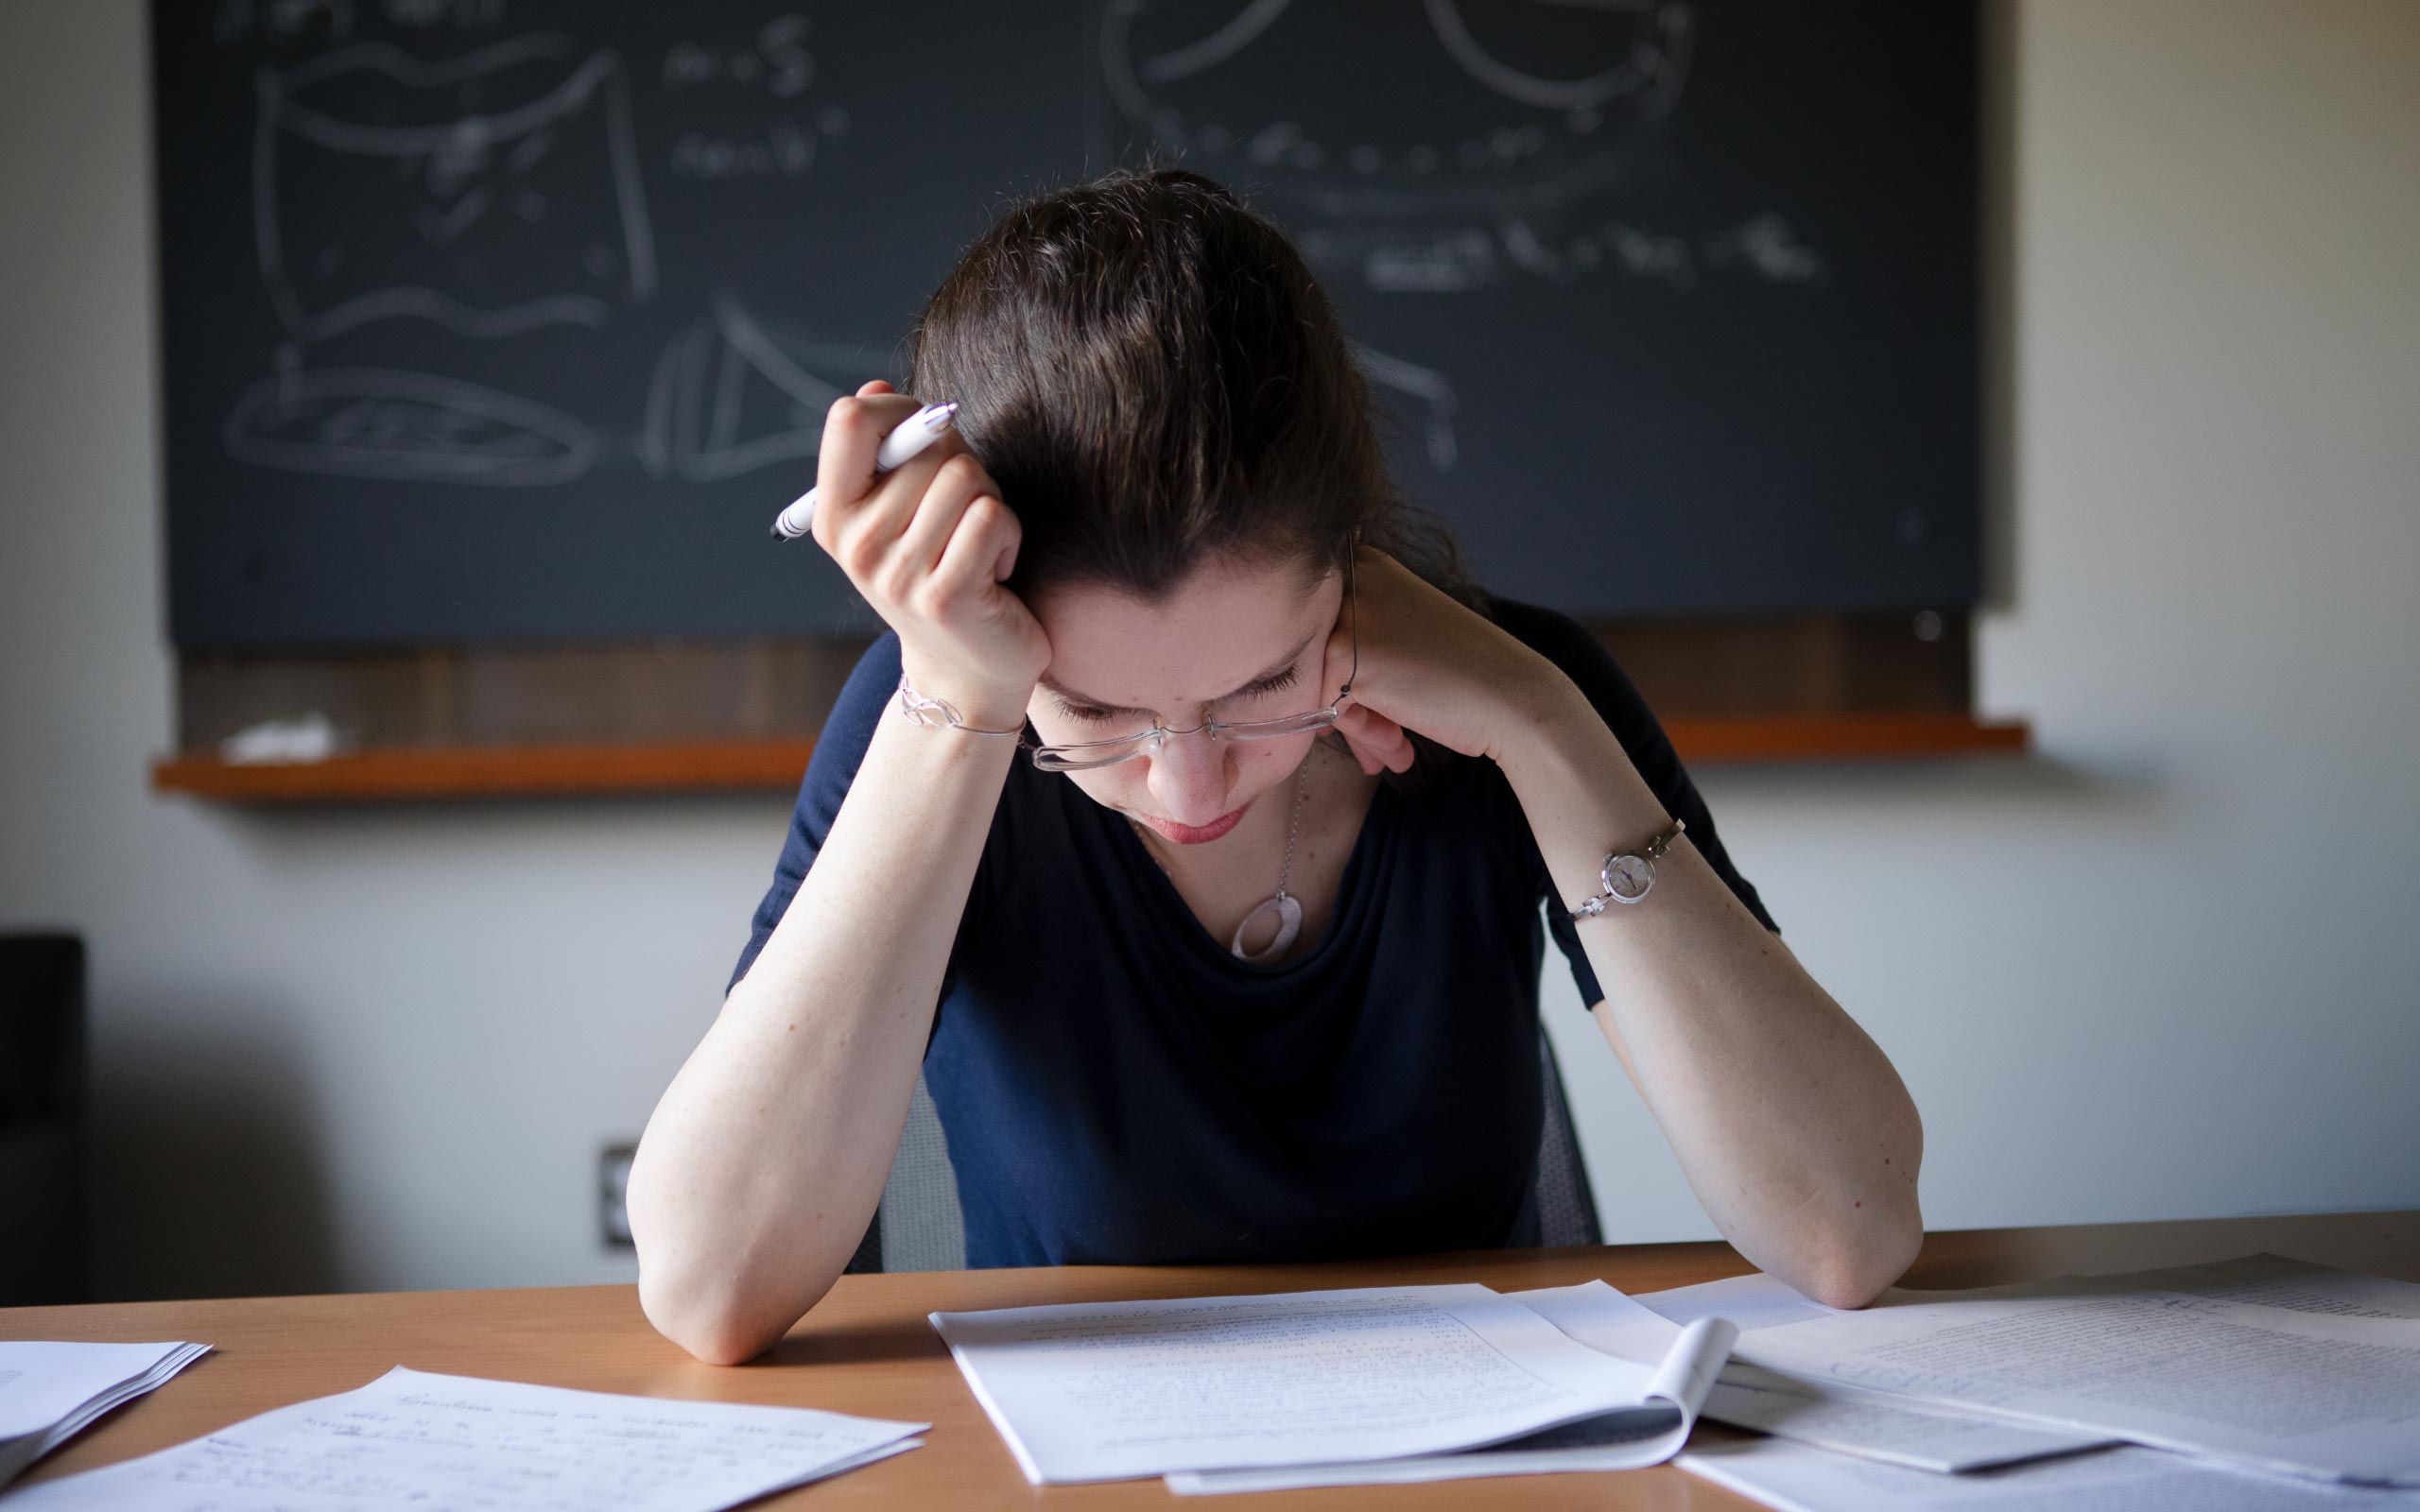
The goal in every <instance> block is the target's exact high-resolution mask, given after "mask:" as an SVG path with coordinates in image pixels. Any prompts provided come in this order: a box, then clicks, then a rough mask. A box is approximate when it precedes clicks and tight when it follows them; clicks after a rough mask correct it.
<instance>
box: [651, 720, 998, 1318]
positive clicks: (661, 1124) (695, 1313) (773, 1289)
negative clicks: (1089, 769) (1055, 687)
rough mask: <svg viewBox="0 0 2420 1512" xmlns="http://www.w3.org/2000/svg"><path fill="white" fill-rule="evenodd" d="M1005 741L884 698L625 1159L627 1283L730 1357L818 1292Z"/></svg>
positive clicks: (925, 1026)
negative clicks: (816, 835) (815, 839)
mask: <svg viewBox="0 0 2420 1512" xmlns="http://www.w3.org/2000/svg"><path fill="white" fill-rule="evenodd" d="M1014 754H1015V751H1014V747H1013V743H1012V742H1010V741H1007V740H1002V739H994V738H987V737H983V736H977V735H970V734H965V733H960V732H958V731H945V730H923V729H918V728H916V727H914V726H911V725H909V724H908V723H907V722H906V721H904V720H899V719H893V718H886V719H884V720H883V721H882V722H881V724H880V725H879V726H878V727H877V728H876V730H875V734H874V737H873V743H872V745H871V746H870V747H869V748H868V750H867V753H866V758H865V761H864V764H863V765H862V766H861V767H860V769H859V771H858V773H857V776H856V782H854V783H853V784H852V786H851V787H850V790H849V794H848V797H847V799H845V800H844V801H843V803H842V804H841V807H840V811H839V813H838V816H836V817H835V819H834V821H833V825H832V830H831V833H830V834H829V835H828V836H827V837H826V839H825V842H824V844H823V846H822V848H821V851H819V853H818V855H817V857H816V861H815V865H814V866H813V867H812V868H809V869H808V871H807V874H806V877H805V879H804V883H803V884H802V885H801V886H800V888H799V892H798V895H797V897H796V898H795V899H793V900H792V902H791V903H790V906H789V909H788V911H787V913H786V914H785V915H784V916H783V918H782V919H781V921H780V922H779V924H778V925H776V927H775V928H774V930H773V931H772V933H771V935H770V936H769V937H768V938H767V940H766V942H765V947H764V950H763V951H762V952H761V953H760V954H758V956H757V958H756V960H755V961H754V963H753V964H752V966H751V967H750V969H749V971H748V974H747V975H746V976H745V977H743V978H742V979H741V980H740V982H739V983H738V984H737V985H736V986H735V987H734V988H732V990H731V994H730V996H729V997H728V998H727V999H726V1000H725V1001H724V1004H723V1007H722V1011H721V1013H720V1014H719V1016H718V1017H717V1019H716V1021H715V1023H714V1025H713V1026H712V1027H711V1028H710V1029H709V1030H708V1031H707V1033H706V1035H705V1038H704V1039H703V1040H701V1041H700V1043H699V1045H698V1048H697V1049H696V1050H695V1051H694V1052H693V1053H692V1054H691V1055H690V1057H689V1059H688V1061H687V1063H686V1064H684V1065H683V1067H682V1069H681V1072H680V1074H679V1075H677V1076H676V1077H675V1078H674V1079H673V1082H672V1085H671V1087H670V1088H669V1089H668V1090H667V1091H666V1092H665V1094H664V1097H663V1099H662V1100H661V1101H660V1102H659V1103H658V1104H657V1107H656V1109H655V1113H654V1116H653V1117H652V1118H650V1119H649V1120H648V1127H647V1132H646V1136H645V1138H644V1140H643V1141H642V1142H641V1143H640V1146H639V1152H638V1156H637V1158H636V1160H635V1161H634V1163H633V1165H632V1167H631V1186H630V1213H631V1233H632V1236H633V1238H634V1240H635V1241H636V1244H637V1248H638V1252H639V1262H640V1300H641V1303H642V1305H643V1306H644V1307H645V1308H646V1310H647V1313H648V1317H649V1318H650V1319H652V1320H653V1321H654V1322H655V1323H656V1325H657V1327H658V1328H659V1329H661V1330H663V1331H664V1332H666V1334H667V1335H669V1336H670V1337H672V1338H673V1339H675V1340H676V1341H677V1342H679V1343H681V1344H682V1345H683V1347H684V1348H686V1349H690V1350H691V1351H692V1352H693V1353H697V1354H699V1355H700V1356H701V1357H703V1358H709V1359H716V1360H718V1361H722V1362H725V1363H728V1362H730V1361H733V1360H736V1359H744V1358H746V1357H747V1356H749V1355H751V1354H753V1353H755V1352H756V1351H757V1350H758V1349H762V1348H764V1347H766V1346H767V1345H769V1344H770V1343H772V1342H773V1341H774V1340H775V1339H777V1338H779V1337H780V1335H781V1333H782V1332H785V1331H786V1330H787V1328H788V1326H789V1325H790V1324H791V1323H793V1322H795V1321H796V1320H797V1319H798V1317H799V1316H800V1315H801V1314H804V1312H805V1311H806V1310H807V1309H808V1308H809V1307H811V1306H813V1305H814V1303H815V1302H816V1301H817V1300H818V1299H819V1298H820V1297H821V1296H822V1295H823V1293H824V1292H825V1291H826V1290H828V1289H829V1288H830V1286H831V1283H832V1281H833V1280H835V1279H837V1278H838V1275H839V1273H840V1271H841V1269H842V1268H843V1267H844V1266H845V1265H846V1264H847V1263H848V1258H849V1255H850V1254H851V1252H852V1251H853V1250H854V1249H855V1248H856V1244H857V1241H858V1239H859V1238H860V1237H861V1236H862V1235H863V1234H864V1232H865V1228H866V1225H867V1223H868V1222H869V1221H870V1219H871V1218H872V1216H873V1211H874V1207H875V1204H876V1203H877V1202H878V1201H879V1200H880V1198H881V1195H882V1187H883V1182H884V1180H885V1178H886V1177H887V1176H888V1175H889V1173H890V1163H891V1160H892V1159H893V1157H894V1156H895V1154H896V1153H897V1149H898V1143H899V1135H900V1131H901V1128H902V1127H903V1126H904V1125H905V1123H906V1121H907V1112H908V1100H909V1098H910V1096H911V1094H912V1093H913V1091H914V1088H915V1082H916V1074H917V1071H918V1069H919V1067H920V1066H921V1064H922V1062H923V1057H924V1050H925V1040H926V1039H927V1038H928V1037H929V1035H930V1032H931V1026H932V1019H933V1011H934V1006H935V1002H936V999H937V997H938V995H939V993H940V989H941V983H942V973H943V971H944V969H945V967H946V965H947V962H948V958H949V952H950V948H951V944H952V942H953V940H954V938H955V936H956V934H957V929H958V925H959V919H960V918H961V916H962V915H963V913H964V909H965V903H966V898H967V895H968V892H969V890H970V888H971V886H972V885H973V882H974V877H975V870H976V865H977V861H978V860H979V858H980V856H981V854H982V848H983V842H984V837H985V835H986V834H987V833H988V832H989V830H990V828H991V822H992V816H993V812H994V808H995V807H996V805H997V803H998V800H999V795H1000V790H1001V787H1002V784H1003V782H1005V780H1006V774H1007V767H1008V764H1009V762H1010V761H1011V759H1012V758H1013V756H1014Z"/></svg>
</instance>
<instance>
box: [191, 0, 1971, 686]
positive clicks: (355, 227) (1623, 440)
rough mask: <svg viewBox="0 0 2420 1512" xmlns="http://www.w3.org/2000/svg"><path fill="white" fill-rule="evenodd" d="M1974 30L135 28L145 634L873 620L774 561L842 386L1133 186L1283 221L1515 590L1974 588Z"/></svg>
mask: <svg viewBox="0 0 2420 1512" xmlns="http://www.w3.org/2000/svg"><path fill="white" fill-rule="evenodd" d="M1976 41H1977V40H1976V20H1975V15H1974V10H1973V8H1972V6H1971V5H1970V4H1965V3H1958V4H1951V3H1941V4H1927V5H1921V6H1907V5H1883V4H1861V5H1846V4H1835V5H1822V6H1812V5H1806V4H1804V3H1803V0H1769V3H1751V0H1602V3H1599V4H1593V5H1585V6H1576V5H1569V4H1556V3H1532V0H1484V3H1482V0H1423V3H1415V0H1395V3H1390V4H1386V5H1378V4H1374V3H1352V4H1347V3H1341V0H1293V3H1290V4H1289V3H1288V0H1217V3H1210V0H1202V3H1192V0H1167V3H1152V0H1091V3H1082V4H1079V3H1076V0H1059V3H1044V4H1030V5H1027V4H1019V5H963V4H958V5H952V4H941V3H929V0H918V3H910V0H893V3H889V4H881V5H859V6H850V7H845V8H843V7H827V6H810V5H802V4H801V3H800V0H761V3H760V0H694V3H690V4H683V5H665V4H660V3H654V0H612V3H608V0H155V4H154V9H153V42H154V51H153V65H154V99H155V109H156V134H157V144H158V154H157V173H158V209H159V222H158V226H159V258H158V267H159V276H160V282H161V288H162V309H163V323H164V341H163V345H164V397H165V440H166V478H167V510H168V539H169V546H170V551H169V556H170V572H169V586H170V607H171V614H170V620H171V629H172V633H173V635H174V638H175V639H176V641H177V642H178V643H179V644H181V645H182V646H183V647H185V648H187V649H206V648H242V647H272V646H278V647H304V646H341V645H359V644H397V643H423V642H432V641H532V640H560V639H580V638H593V637H630V636H654V635H728V634H748V633H758V632H769V633H796V632H808V633H821V632H829V631H834V630H844V629H845V630H861V629H863V628H865V627H866V626H867V623H868V622H867V619H866V611H865V610H864V609H863V608H862V606H859V605H856V604H854V603H853V602H852V601H851V599H850V596H849V594H848V593H847V585H846V582H845V580H844V579H842V578H841V577H840V576H839V575H838V573H837V572H836V571H835V570H833V569H832V567H831V566H830V564H829V563H828V562H826V561H824V560H823V559H822V558H821V553H819V552H817V551H816V549H815V548H814V546H813V545H812V544H811V543H808V542H798V543H792V544H787V545H776V544H774V543H773V542H772V541H770V540H769V536H768V526H769V522H770V521H771V519H772V517H773V515H774V514H775V513H776V512H777V511H778V510H779V508H780V507H781V506H782V505H784V504H785V503H787V501H788V500H789V499H790V498H791V497H792V496H793V495H795V494H796V493H798V492H800V491H801V490H804V488H805V487H806V486H807V485H808V483H810V482H811V481H812V478H813V458H814V454H815V446H816V440H817V436H818V426H819V424H820V421H821V416H822V413H823V411H824V409H825V407H826V405H827V404H829V402H830V400H831V399H832V398H833V397H834V396H835V395H837V394H839V393H843V392H847V391H850V390H852V389H854V388H855V387H856V386H857V385H858V384H860V383H862V382H863V381H864V380H865V379H867V378H870V377H878V376H879V377H890V378H894V379H895V378H897V377H898V376H899V372H898V367H899V357H900V351H901V339H902V337H903V336H904V335H905V333H906V331H907V329H908V325H909V323H910V321H911V319H912V318H913V315H914V313H915V311H916V309H917V308H918V306H919V305H920V304H921V302H922V301H923V300H924V298H925V295H926V294H927V293H928V292H929V291H930V290H931V288H932V287H933V285H934V284H935V283H936V282H937V281H938V280H939V279H940V278H941V276H942V274H943V273H944V272H945V271H946V270H947V269H948V267H949V266H950V265H951V264H952V262H953V261H954V260H955V258H956V256H957V254H958V252H959V249H961V248H962V247H963V246H964V245H965V244H966V243H967V242H968V241H970V240H971V239H972V238H973V237H974V236H975V235H976V234H977V233H978V232H980V231H981V230H982V228H983V227H984V226H986V225H988V224H989V223H990V221H991V219H992V218H993V217H994V215H996V214H997V213H998V211H999V210H1000V209H1001V208H1002V206H1003V205H1004V204H1005V202H1006V201H1007V200H1008V199H1009V198H1011V197H1014V196H1016V195H1019V194H1022V193H1026V192H1029V191H1031V190H1033V189H1035V188H1038V187H1044V186H1047V185H1050V184H1053V183H1058V182H1064V181H1067V180H1074V179H1078V178H1080V177H1083V176H1086V175H1089V174H1093V173H1097V172H1099V171H1101V170H1103V169H1105V168H1108V167H1110V166H1113V165H1115V164H1119V163H1136V162H1140V161H1143V159H1144V158H1145V156H1146V155H1147V154H1148V155H1150V157H1151V158H1152V159H1153V161H1159V162H1167V161H1171V160H1177V161H1182V162H1184V163H1185V164H1186V165H1188V166H1191V167H1194V168H1196V169H1198V170H1200V171H1202V172H1205V173H1208V174H1210V175H1211V176H1213V177H1215V178H1218V179H1219V180H1221V181H1223V182H1226V183H1229V184H1231V185H1232V186H1234V187H1236V188H1237V189H1238V190H1240V191H1241V192H1243V193H1244V194H1246V195H1247V197H1248V198H1251V199H1252V201H1253V203H1255V204H1256V205H1258V206H1260V207H1261V208H1263V209H1264V210H1266V211H1267V212H1269V213H1270V214H1271V215H1273V216H1275V217H1276V218H1277V219H1278V220H1279V221H1280V222H1281V223H1283V224H1284V225H1285V226H1287V227H1288V230H1289V231H1290V232H1293V234H1294V235H1295V236H1296V238H1297V240H1298V242H1299V243H1300V245H1301V246H1302V247H1303V248H1304V249H1305V253H1306V255H1307V256H1308V258H1309V259H1310V261H1311V263H1312V266H1314V268H1315V269H1316V270H1317V272H1318V273H1319V274H1320V276H1321V278H1322V281H1323V283H1325V284H1326V286H1327V288H1328V289H1329V291H1330V293H1331V295H1332V297H1333V298H1334V299H1335V301H1336V302H1337V304H1338V306H1339V308H1340V311H1341V313H1342V315H1343V317H1344V319H1345V321H1346V324H1347V326H1348V329H1349V330H1350V332H1351V334H1352V335H1353V336H1354V338H1355V340H1356V342H1357V345H1358V350H1359V352H1360V355H1361V358H1362V361H1363V363H1364V366H1365V368H1366V369H1367V370H1368V371H1369V372H1370V374H1371V376H1372V377H1373V379H1374V387H1375V390H1376V392H1377V393H1378V394H1379V396H1380V398H1381V400H1382V402H1383V404H1384V405H1385V407H1386V409H1387V411H1388V414H1389V415H1390V416H1391V417H1392V421H1393V424H1392V431H1391V435H1392V440H1391V443H1390V444H1391V455H1392V459H1393V461H1394V464H1395V467H1396V471H1397V475H1398V477H1399V478H1400V479H1401V481H1402V482H1403V484H1404V485H1405V487H1406V489H1407V491H1409V493H1410V495H1411V496H1412V497H1413V498H1415V499H1417V500H1419V501H1420V502H1422V503H1425V504H1427V505H1429V506H1431V507H1435V508H1437V509H1438V510H1440V511H1441V512H1443V514H1444V515H1445V516H1446V517H1447V518H1448V519H1449V520H1451V521H1452V522H1453V523H1454V524H1456V526H1457V527H1458V528H1459V530H1460V532H1461V536H1462V539H1463V541H1464V542H1465V544H1466V545H1467V547H1468V548H1469V551H1470V554H1471V557H1472V558H1473V561H1474V564H1475V566H1476V567H1477V569H1478V576H1480V578H1481V579H1482V580H1483V581H1484V582H1486V583H1487V584H1488V585H1489V586H1490V587H1492V588H1494V589H1495V590H1496V591H1497V592H1500V593H1510V594H1514V595H1518V596H1522V597H1527V598H1530V599H1535V600H1539V601H1543V602H1546V603H1548V604H1552V605H1555V606H1557V607H1559V608H1562V609H1564V610H1569V611H1572V612H1574V613H1579V614H1583V615H1640V614H1645V615H1669V614H1692V613H1743V612H1779V611H1794V610H1880V609H1893V608H1911V609H1912V608H1936V609H1953V608H1958V607H1962V606H1965V605H1968V604H1971V603H1972V602H1973V601H1974V599H1975V597H1976V594H1977V591H1978V583H1979V562H1978V556H1979V504H1978V472H1979V467H1978V456H1977V452H1978V436H1977V432H1978V419H1977V411H1978V398H1977V395H1978V374H1977V323H1978V303H1979V301H1978V295H1977V226H1976V215H1977V193H1976V181H1975V180H1976V161H1977V125H1976V117H1977V89H1976V73H1977V65H1976V56H1975V55H1976ZM1009 502H1010V504H1011V506H1013V505H1014V503H1015V501H1014V500H1011V501H1009Z"/></svg>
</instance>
